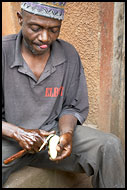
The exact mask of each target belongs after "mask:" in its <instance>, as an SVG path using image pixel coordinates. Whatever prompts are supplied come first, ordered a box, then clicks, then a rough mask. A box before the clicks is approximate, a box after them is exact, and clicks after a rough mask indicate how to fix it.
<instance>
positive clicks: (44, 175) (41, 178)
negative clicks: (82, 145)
mask: <svg viewBox="0 0 127 190" xmlns="http://www.w3.org/2000/svg"><path fill="white" fill-rule="evenodd" d="M3 188H92V185H91V177H87V176H86V174H85V173H71V172H64V171H58V170H49V169H41V168H34V167H29V166H27V167H24V168H22V169H21V170H18V171H16V172H14V173H12V174H11V176H10V177H9V179H8V180H7V182H6V183H5V184H4V186H3Z"/></svg>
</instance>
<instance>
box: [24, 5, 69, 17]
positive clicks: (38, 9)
mask: <svg viewBox="0 0 127 190" xmlns="http://www.w3.org/2000/svg"><path fill="white" fill-rule="evenodd" d="M65 4H66V2H21V9H22V10H25V11H27V12H29V13H32V14H34V15H39V16H44V17H48V18H53V19H56V20H63V19H64V6H65Z"/></svg>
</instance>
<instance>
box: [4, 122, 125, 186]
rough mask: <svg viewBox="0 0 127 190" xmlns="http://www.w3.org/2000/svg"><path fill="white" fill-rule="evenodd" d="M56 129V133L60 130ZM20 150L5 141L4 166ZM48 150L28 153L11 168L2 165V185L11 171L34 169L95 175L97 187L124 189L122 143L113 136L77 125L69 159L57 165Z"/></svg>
mask: <svg viewBox="0 0 127 190" xmlns="http://www.w3.org/2000/svg"><path fill="white" fill-rule="evenodd" d="M53 130H56V131H57V127H54V128H53ZM57 133H58V131H57ZM19 150H21V147H20V146H19V145H18V144H17V143H16V142H14V141H12V140H10V139H5V138H3V140H2V163H3V160H4V159H6V158H8V157H9V156H11V155H12V154H14V153H16V152H18V151H19ZM47 151H48V150H47V149H46V150H44V151H41V152H39V153H36V154H26V155H24V156H23V157H22V158H19V159H17V160H15V161H13V162H12V163H10V164H8V165H4V164H2V180H3V181H2V183H3V184H4V183H5V182H6V180H7V179H8V177H9V175H10V174H11V173H12V172H14V171H16V170H18V169H20V168H22V167H24V166H34V167H39V168H49V169H59V170H63V171H71V172H85V173H86V174H87V175H88V176H92V185H93V187H94V188H125V164H124V156H123V152H122V146H121V142H120V139H119V138H117V137H116V136H115V135H113V134H111V133H104V132H102V131H99V130H96V129H93V128H90V127H85V126H80V125H78V126H77V127H76V129H75V131H74V135H73V148H72V154H71V156H70V157H68V158H66V159H64V160H62V161H59V162H58V163H56V162H54V161H50V160H49V156H48V152H47Z"/></svg>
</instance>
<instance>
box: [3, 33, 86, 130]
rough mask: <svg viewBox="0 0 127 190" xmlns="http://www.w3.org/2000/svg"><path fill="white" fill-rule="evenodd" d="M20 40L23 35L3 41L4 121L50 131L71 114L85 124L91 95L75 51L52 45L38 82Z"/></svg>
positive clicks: (67, 46) (66, 45) (59, 43)
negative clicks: (63, 117) (63, 116)
mask: <svg viewBox="0 0 127 190" xmlns="http://www.w3.org/2000/svg"><path fill="white" fill-rule="evenodd" d="M21 40H22V32H21V31H20V32H19V34H14V35H8V36H5V37H3V39H2V93H3V94H2V119H3V120H5V121H6V122H9V123H12V124H14V125H17V126H21V127H23V128H26V129H40V128H41V129H43V128H44V129H46V127H47V130H49V129H50V128H52V126H53V125H54V123H56V122H57V121H58V120H59V118H60V117H61V116H62V115H64V114H71V115H74V116H75V117H76V118H77V119H78V121H79V122H80V123H81V124H82V123H83V122H84V121H85V119H86V117H87V115H88V107H89V106H88V92H87V86H86V79H85V75H84V70H83V67H82V64H81V61H80V57H79V55H78V53H77V51H76V49H75V48H74V47H73V46H72V45H71V44H69V43H67V42H65V41H63V40H60V39H57V40H56V41H55V42H53V44H52V47H51V55H50V57H49V59H48V62H47V64H46V67H45V69H44V71H43V73H42V74H41V76H40V78H39V80H37V79H36V77H35V76H34V74H33V72H32V71H31V70H30V68H29V67H28V65H27V63H26V62H25V60H24V59H23V57H22V54H21ZM48 125H50V127H49V128H48Z"/></svg>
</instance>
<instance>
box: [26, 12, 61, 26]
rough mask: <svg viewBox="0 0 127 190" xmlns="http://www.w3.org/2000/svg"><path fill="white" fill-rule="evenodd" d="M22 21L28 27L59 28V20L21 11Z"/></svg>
mask: <svg viewBox="0 0 127 190" xmlns="http://www.w3.org/2000/svg"><path fill="white" fill-rule="evenodd" d="M23 15H24V21H25V22H26V23H27V24H28V25H40V26H43V25H45V26H47V27H59V26H60V25H61V20H57V19H53V18H48V17H44V16H39V15H34V14H31V13H28V12H26V11H23Z"/></svg>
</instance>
